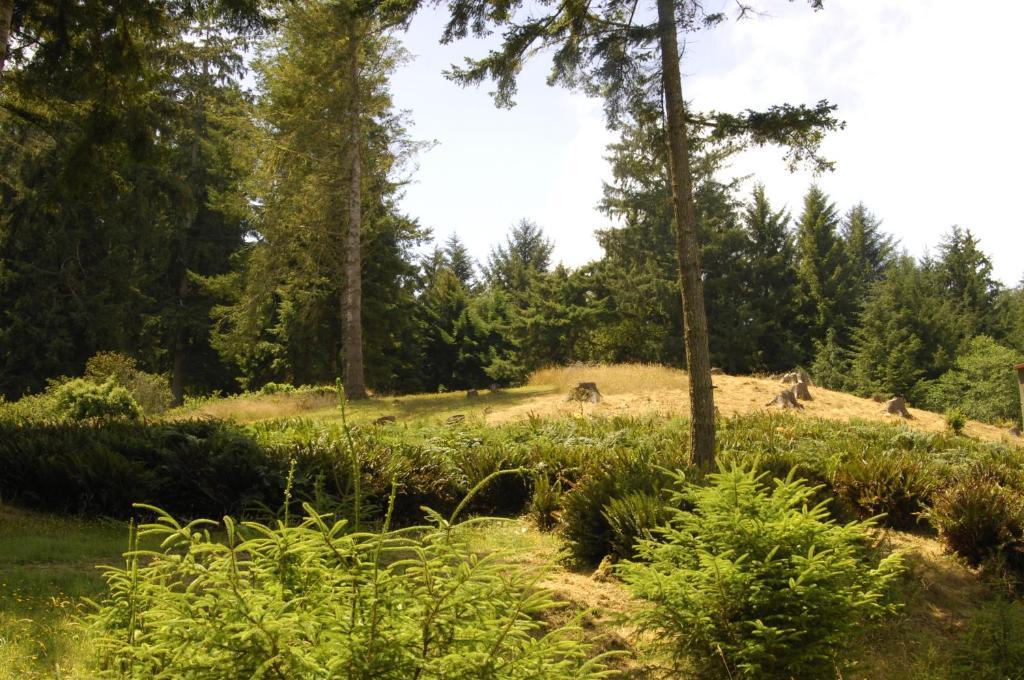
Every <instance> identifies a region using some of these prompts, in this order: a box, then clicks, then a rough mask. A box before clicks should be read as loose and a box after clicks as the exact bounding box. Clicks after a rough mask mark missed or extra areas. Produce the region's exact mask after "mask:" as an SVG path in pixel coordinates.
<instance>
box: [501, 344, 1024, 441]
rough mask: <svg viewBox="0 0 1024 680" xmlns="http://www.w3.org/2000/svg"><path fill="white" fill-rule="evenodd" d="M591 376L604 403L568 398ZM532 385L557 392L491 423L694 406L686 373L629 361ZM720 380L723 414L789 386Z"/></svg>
mask: <svg viewBox="0 0 1024 680" xmlns="http://www.w3.org/2000/svg"><path fill="white" fill-rule="evenodd" d="M587 381H589V382H596V383H597V387H598V389H599V390H600V391H601V394H602V395H603V396H604V400H603V401H602V402H601V403H599V404H579V403H574V402H566V401H565V395H566V394H568V392H569V390H570V389H571V388H572V387H574V386H575V385H576V384H577V383H579V382H587ZM529 384H530V385H531V386H534V387H537V388H541V387H544V386H547V387H549V388H551V389H552V390H553V392H554V393H553V394H549V395H546V396H543V397H539V398H537V399H533V400H531V401H529V402H527V403H524V404H520V405H517V406H514V407H512V408H509V409H506V410H502V411H501V412H495V413H493V414H492V415H491V416H490V417H489V418H488V422H489V423H497V422H504V421H508V420H514V419H517V418H521V417H525V416H527V415H536V416H541V417H551V416H566V415H574V414H577V415H578V414H592V415H617V414H624V413H628V414H632V415H640V414H651V413H658V414H666V415H686V414H687V413H688V412H689V408H690V396H689V392H688V387H689V383H688V381H687V378H686V373H685V372H684V371H680V370H676V369H672V368H666V367H664V366H650V365H643V364H625V365H620V366H607V365H596V366H570V367H566V368H548V369H544V370H542V371H538V372H537V373H535V374H534V375H533V376H531V378H530V383H529ZM714 385H715V407H716V408H717V409H718V411H719V413H721V414H722V415H723V416H732V415H737V414H742V413H750V412H752V411H759V410H762V409H767V408H768V407H767V404H768V402H770V401H771V400H772V399H773V398H774V397H775V396H776V395H777V394H778V393H779V391H780V390H781V389H782V387H783V386H782V385H781V384H780V383H779V382H778V381H776V380H773V379H771V378H757V377H752V376H732V375H717V376H715V377H714ZM811 396H812V397H813V398H812V400H811V401H808V402H803V406H804V409H803V410H802V411H800V412H799V413H801V414H803V415H806V416H811V417H816V418H826V419H829V420H838V421H841V422H849V421H854V420H858V421H859V420H866V421H876V422H893V421H896V422H900V423H905V424H906V425H908V426H909V427H913V428H916V429H920V430H926V431H929V432H942V431H943V430H945V429H946V419H945V417H944V416H942V415H940V414H938V413H932V412H929V411H922V410H921V409H915V408H911V409H909V410H910V413H911V415H913V419H912V420H906V421H905V420H903V419H900V418H896V417H894V416H890V415H888V414H886V413H884V411H883V408H882V405H881V404H879V403H876V402H874V401H872V400H870V399H862V398H860V397H857V396H854V395H852V394H846V393H845V392H834V391H832V390H826V389H823V388H819V387H811ZM964 431H965V433H966V434H968V435H970V436H972V437H975V438H977V439H981V440H984V441H1003V442H1008V443H1011V444H1016V445H1018V446H1024V441H1022V440H1021V439H1020V438H1014V437H1011V436H1010V435H1009V433H1008V432H1007V431H1006V430H1004V429H1002V428H999V427H996V426H994V425H988V424H985V423H979V422H975V421H970V422H968V424H967V427H966V428H965V430H964Z"/></svg>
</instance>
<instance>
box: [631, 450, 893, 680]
mask: <svg viewBox="0 0 1024 680" xmlns="http://www.w3.org/2000/svg"><path fill="white" fill-rule="evenodd" d="M708 482H709V485H708V486H698V485H694V484H687V483H686V482H685V479H684V478H683V476H682V475H679V477H678V479H677V483H678V494H677V498H678V500H677V503H676V505H683V504H687V505H689V506H690V507H692V510H673V511H672V519H671V521H670V522H669V525H668V526H667V527H666V528H665V529H664V530H662V531H661V532H659V534H660V535H659V536H658V537H657V538H655V539H649V540H642V541H641V542H640V547H639V556H640V557H639V560H638V561H636V562H627V563H625V564H623V565H622V566H621V567H620V573H621V575H622V577H623V579H624V580H625V581H626V583H627V584H628V585H629V587H630V589H631V590H632V591H633V592H634V593H636V594H637V595H638V596H640V597H642V598H644V599H646V600H649V601H650V602H651V603H652V604H653V605H654V606H653V607H647V608H644V609H642V610H640V611H639V612H638V613H636V614H635V621H636V623H637V625H638V626H639V627H640V629H641V630H642V631H644V632H646V633H648V634H649V635H651V639H652V640H654V641H655V642H654V644H655V645H656V646H657V647H658V648H659V649H661V650H663V651H664V652H665V653H666V654H667V655H668V656H669V658H671V659H672V660H673V662H674V665H675V668H676V670H677V671H682V670H683V669H688V668H692V669H693V670H695V671H697V673H698V674H699V676H700V677H706V678H736V677H751V678H776V677H777V678H822V677H831V675H832V674H833V673H834V672H835V669H836V668H837V667H841V666H842V664H843V661H844V656H843V653H844V647H845V646H846V645H847V644H848V642H849V640H850V638H851V636H852V633H853V632H854V630H855V628H856V626H857V625H858V624H860V623H861V622H862V621H864V620H865V619H868V618H871V617H873V616H878V615H881V614H884V613H886V612H888V611H892V609H893V606H892V605H889V604H886V602H885V596H886V592H887V590H888V588H889V584H890V583H891V582H892V581H893V579H895V578H896V577H897V576H898V575H899V573H900V571H901V569H902V566H901V559H900V556H899V555H898V554H893V555H890V556H888V557H885V558H884V559H882V560H881V561H880V562H878V561H877V559H876V558H875V557H874V556H873V555H872V554H871V553H870V552H869V551H868V550H867V548H866V545H867V540H868V537H867V529H868V528H869V527H870V523H858V522H852V523H849V524H844V525H840V524H837V523H835V522H834V521H833V520H831V519H829V517H828V511H827V509H826V508H825V507H824V506H823V505H817V506H809V504H808V503H809V501H810V498H811V497H812V495H813V493H814V490H813V489H812V488H811V487H809V486H807V485H806V484H804V483H802V482H799V481H794V480H793V479H792V478H788V479H785V480H778V479H777V480H775V481H774V482H772V483H768V482H767V481H766V479H765V475H761V476H760V477H759V476H758V475H757V474H756V473H755V472H753V471H750V470H745V469H743V468H739V467H734V468H729V469H723V470H722V471H721V472H719V473H717V474H711V475H709V476H708Z"/></svg>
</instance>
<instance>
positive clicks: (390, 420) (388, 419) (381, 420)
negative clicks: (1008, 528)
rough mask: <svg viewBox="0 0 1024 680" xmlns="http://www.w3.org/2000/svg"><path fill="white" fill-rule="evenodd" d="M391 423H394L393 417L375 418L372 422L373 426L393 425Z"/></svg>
mask: <svg viewBox="0 0 1024 680" xmlns="http://www.w3.org/2000/svg"><path fill="white" fill-rule="evenodd" d="M393 422H395V417H394V416H381V417H380V418H377V419H376V420H375V421H373V424H374V425H387V424H388V423H393Z"/></svg>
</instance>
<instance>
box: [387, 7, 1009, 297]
mask: <svg viewBox="0 0 1024 680" xmlns="http://www.w3.org/2000/svg"><path fill="white" fill-rule="evenodd" d="M732 4H733V3H732V2H731V1H730V2H726V0H708V1H707V2H706V3H705V5H706V6H707V7H709V8H712V9H713V8H714V7H715V6H716V5H721V6H722V7H724V8H729V7H731V6H732ZM759 6H760V7H761V8H763V9H765V10H767V11H768V12H769V14H767V15H764V16H759V17H756V18H752V19H745V20H743V21H740V22H729V23H728V24H725V25H722V26H720V27H718V28H716V29H714V30H712V31H706V32H702V33H698V34H694V35H691V36H689V37H688V39H687V43H686V45H685V48H684V55H683V60H682V70H683V88H684V96H685V97H686V98H687V100H689V101H690V102H692V104H693V106H694V107H695V108H697V109H701V110H708V109H715V110H721V111H741V110H743V109H746V108H754V109H757V108H763V107H766V106H769V105H771V104H780V103H783V102H788V103H793V104H797V103H806V104H813V103H815V102H817V101H818V100H820V99H828V100H829V101H831V102H833V103H835V104H837V105H838V106H839V111H838V116H839V118H841V119H842V120H844V121H845V122H846V128H845V129H844V130H841V131H837V132H834V133H831V134H830V135H829V137H828V138H827V139H826V140H825V142H824V144H823V145H822V151H823V153H824V155H825V156H826V157H828V158H829V159H831V160H833V161H835V163H836V170H835V171H834V172H832V173H828V174H825V175H822V176H820V177H813V176H812V175H811V174H810V173H809V172H797V173H789V172H788V171H787V169H786V167H785V163H784V162H783V154H782V151H781V150H779V149H777V148H771V147H768V148H765V149H756V150H750V151H747V152H744V153H742V154H740V155H739V156H738V157H736V158H735V159H734V160H733V162H732V163H731V165H730V167H729V168H727V169H726V170H725V174H726V175H727V176H728V177H747V176H748V175H749V176H751V177H750V178H749V179H747V180H746V187H745V190H746V189H748V188H749V187H750V186H751V185H752V183H753V182H755V181H758V182H761V183H763V184H764V185H765V187H766V191H767V194H768V196H769V198H770V199H771V200H772V202H773V204H774V205H775V207H781V206H786V207H788V208H789V210H790V211H791V212H792V213H793V214H794V215H796V214H798V213H799V211H800V206H801V203H802V197H803V195H804V193H805V192H806V190H807V187H808V186H809V185H810V184H811V183H812V182H817V183H818V185H819V186H821V188H822V189H823V190H824V191H825V192H826V193H828V194H829V196H830V197H831V198H832V200H833V201H834V202H835V203H836V206H837V208H838V209H839V211H840V212H845V211H846V210H848V209H849V208H850V207H851V206H853V205H854V204H856V203H858V202H863V203H864V204H865V205H866V206H867V207H868V208H869V209H870V210H871V211H872V212H873V213H874V214H875V215H876V216H878V217H879V218H880V219H881V220H882V228H883V229H884V230H885V231H887V232H889V233H891V234H893V235H894V236H895V237H896V238H897V239H898V240H899V242H900V244H901V245H902V247H903V248H905V249H906V250H907V251H908V252H909V253H910V254H912V255H915V256H921V255H923V254H925V253H926V252H929V251H931V252H934V251H935V249H936V246H937V245H938V243H939V242H940V240H941V238H942V236H943V234H944V233H946V232H948V230H949V229H950V227H952V226H953V225H960V226H962V227H966V228H968V229H970V230H971V231H972V232H973V233H974V234H975V236H977V237H978V238H979V240H980V241H981V247H982V248H983V250H984V251H985V252H986V253H987V254H988V255H989V256H990V257H991V258H992V260H993V264H994V269H995V275H996V277H997V278H998V279H1000V280H1001V281H1002V282H1003V283H1005V284H1007V285H1016V284H1017V283H1019V282H1021V281H1022V278H1024V217H1022V213H1021V212H1018V211H1016V210H1015V209H1014V208H1013V207H1012V206H1013V205H1015V204H1016V200H1015V199H1016V197H1017V196H1019V195H1020V192H1021V183H1022V181H1024V172H1022V170H1021V167H1020V163H1021V159H1024V127H1021V126H1020V125H1019V124H1018V122H1017V121H1018V118H1019V116H1020V112H1021V111H1022V110H1024V87H1021V85H1020V83H1021V82H1022V80H1021V73H1020V70H1021V66H1022V65H1024V58H1022V49H1021V48H1020V47H1019V45H1020V44H1021V43H1020V41H1019V36H1018V31H1019V27H1020V26H1021V25H1024V3H1020V2H1016V1H1014V0H1001V1H998V2H995V3H989V4H987V5H986V6H985V10H984V11H982V10H981V9H974V10H972V9H971V8H970V6H969V5H968V4H967V3H961V2H953V1H952V0H900V1H899V2H893V1H892V0H827V1H826V3H825V7H826V8H825V10H824V11H820V12H814V11H812V10H811V9H810V8H809V6H808V4H807V3H805V2H799V1H797V2H784V1H782V0H765V1H764V2H762V3H760V5H759ZM443 25H444V16H443V14H441V13H439V12H437V11H427V12H424V13H422V14H420V15H418V16H417V17H416V18H415V19H414V21H413V24H412V26H411V27H410V30H409V31H408V33H407V34H405V35H404V36H403V42H404V43H405V45H406V48H407V49H408V50H409V51H410V53H411V54H412V55H413V57H414V58H413V59H412V60H411V61H410V62H409V63H408V64H406V65H404V66H403V67H401V68H400V70H399V71H398V72H397V73H396V74H395V75H394V77H393V79H392V88H393V94H394V98H395V103H396V105H397V106H398V107H399V108H402V109H406V110H408V111H409V114H410V117H411V120H412V126H411V133H412V135H413V136H414V137H415V138H417V139H420V140H430V141H433V142H435V144H434V146H433V147H432V148H431V149H429V150H428V151H425V152H424V153H422V154H421V155H420V157H419V159H418V168H417V169H416V171H415V173H414V174H413V178H412V179H413V183H412V184H410V185H409V186H408V187H407V189H406V193H405V196H404V198H403V200H402V208H403V209H404V210H405V211H406V212H407V213H408V214H409V215H410V216H412V217H415V218H418V219H419V221H420V223H421V224H422V225H423V226H425V227H429V228H431V229H432V231H433V233H434V235H435V238H437V239H438V240H443V239H444V238H446V237H447V236H448V235H449V234H451V233H453V232H455V233H457V234H458V235H459V237H460V238H461V239H462V240H463V241H464V242H465V243H466V245H467V247H468V248H469V249H470V251H471V253H472V254H473V255H474V256H475V257H476V258H477V259H478V260H481V261H483V260H485V259H486V256H487V253H488V252H489V251H490V249H491V247H492V246H493V245H495V244H496V243H499V242H501V241H503V240H504V238H505V235H506V233H507V231H508V229H509V227H511V226H512V225H513V224H514V223H515V222H517V221H519V220H520V219H524V218H525V219H530V220H533V221H535V222H536V223H538V224H539V225H540V226H541V227H543V229H544V231H545V233H546V234H547V235H548V236H549V238H551V239H552V240H553V241H554V243H555V259H556V260H560V261H562V262H564V263H565V264H567V265H570V266H578V265H581V264H583V263H585V262H587V261H589V260H592V259H595V258H597V257H600V256H601V249H600V247H599V246H598V245H597V242H596V240H595V239H594V236H593V232H594V229H596V228H604V227H607V226H610V224H609V221H608V219H607V218H606V217H605V216H604V215H602V214H601V213H600V212H599V211H598V210H597V204H598V202H599V200H600V198H601V186H602V181H607V180H609V179H610V172H609V169H608V164H607V162H606V161H605V160H604V156H605V154H606V146H607V145H608V144H609V143H610V142H612V141H614V139H615V136H614V135H613V134H612V133H610V132H608V131H607V130H606V129H605V121H604V116H603V111H602V103H601V101H599V100H595V99H588V98H587V97H585V96H584V95H582V94H580V93H576V92H570V91H567V90H565V89H562V88H553V87H549V86H548V85H547V84H546V82H545V80H546V74H547V63H546V59H545V57H543V56H540V57H538V58H537V59H535V60H534V61H532V62H530V64H529V65H528V66H527V67H526V68H525V69H524V70H523V72H522V74H521V76H520V79H519V94H518V96H517V98H516V101H517V105H516V106H515V107H514V108H513V109H511V110H504V109H497V108H496V107H495V106H494V104H493V101H492V99H491V97H490V95H489V90H490V89H491V88H490V87H489V86H488V85H486V84H485V85H481V86H480V87H478V88H463V87H461V86H459V85H456V84H454V83H451V82H449V81H448V80H446V79H445V78H444V76H443V74H442V72H443V71H444V69H445V68H447V67H448V66H449V65H450V64H453V63H460V62H461V61H462V59H463V58H464V57H465V56H480V55H482V54H484V53H485V52H486V48H487V46H488V42H487V41H486V40H485V41H478V40H467V41H461V42H458V43H455V44H454V45H446V46H442V45H439V44H438V38H439V37H440V35H441V31H442V27H443ZM1014 83H1017V84H1016V85H1015V84H1014Z"/></svg>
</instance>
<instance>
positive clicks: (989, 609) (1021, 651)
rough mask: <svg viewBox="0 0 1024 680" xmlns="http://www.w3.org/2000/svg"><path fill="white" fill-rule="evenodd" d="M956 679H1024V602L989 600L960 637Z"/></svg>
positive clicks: (955, 659)
mask: <svg viewBox="0 0 1024 680" xmlns="http://www.w3.org/2000/svg"><path fill="white" fill-rule="evenodd" d="M951 675H952V677H953V678H954V679H955V680H1022V679H1024V605H1022V604H1021V603H1020V601H1018V600H1011V599H1007V598H997V599H995V600H992V601H991V602H986V603H985V604H984V605H982V607H981V608H980V609H979V610H978V611H977V613H975V614H974V616H973V617H972V618H971V621H970V623H968V625H967V629H966V630H965V631H964V632H963V633H962V634H961V635H960V637H959V638H958V640H957V645H956V650H955V652H954V662H953V669H952V674H951Z"/></svg>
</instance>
